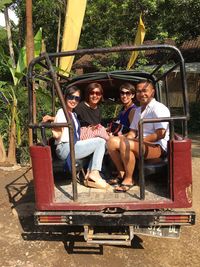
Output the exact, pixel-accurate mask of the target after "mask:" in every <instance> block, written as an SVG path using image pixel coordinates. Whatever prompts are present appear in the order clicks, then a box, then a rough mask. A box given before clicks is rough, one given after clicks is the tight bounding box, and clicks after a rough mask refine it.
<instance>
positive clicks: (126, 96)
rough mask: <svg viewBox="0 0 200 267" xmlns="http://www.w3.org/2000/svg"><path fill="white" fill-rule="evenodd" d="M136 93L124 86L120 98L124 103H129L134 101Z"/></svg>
mask: <svg viewBox="0 0 200 267" xmlns="http://www.w3.org/2000/svg"><path fill="white" fill-rule="evenodd" d="M133 97H134V94H132V93H131V92H130V91H129V90H128V89H126V88H122V89H121V91H120V99H121V102H122V104H123V105H127V104H129V103H131V102H132V101H133Z"/></svg>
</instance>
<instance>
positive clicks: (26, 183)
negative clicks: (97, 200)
mask: <svg viewBox="0 0 200 267" xmlns="http://www.w3.org/2000/svg"><path fill="white" fill-rule="evenodd" d="M5 188H6V191H7V194H8V198H9V202H10V203H11V208H12V211H13V214H14V215H16V216H18V219H19V222H20V224H21V227H22V230H23V232H22V233H21V235H22V238H23V239H24V240H26V241H53V242H54V241H61V242H62V243H63V245H64V248H65V249H66V251H67V253H68V254H99V255H102V254H103V246H102V245H99V244H89V245H88V244H87V243H86V242H85V241H84V236H83V227H81V226H64V225H63V226H38V225H37V222H35V221H34V220H35V218H34V211H35V199H34V185H33V180H32V169H31V168H27V169H26V170H24V171H23V172H20V173H19V175H18V177H16V175H15V178H13V179H11V182H9V183H8V184H6V186H5ZM106 230H107V229H106ZM121 247H126V246H121ZM129 248H130V249H131V248H134V249H143V246H142V239H140V238H139V237H138V236H134V239H133V240H132V244H131V246H130V247H129Z"/></svg>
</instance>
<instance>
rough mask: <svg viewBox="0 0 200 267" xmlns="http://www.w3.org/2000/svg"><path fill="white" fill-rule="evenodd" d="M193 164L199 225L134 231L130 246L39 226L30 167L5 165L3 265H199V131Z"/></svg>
mask: <svg viewBox="0 0 200 267" xmlns="http://www.w3.org/2000/svg"><path fill="white" fill-rule="evenodd" d="M192 165H193V209H194V210H195V211H196V214H197V221H196V225H195V226H193V227H185V228H183V229H182V233H181V236H180V238H179V239H173V240H172V239H161V238H160V239H159V238H152V237H145V236H136V237H135V239H134V242H133V246H132V247H123V246H121V247H115V246H103V247H102V246H94V245H93V246H88V245H86V243H84V242H83V239H82V237H78V238H76V239H74V238H73V237H72V236H70V235H67V234H65V233H64V232H63V233H62V234H60V233H51V232H45V230H46V229H45V228H44V227H43V228H40V229H38V228H36V227H35V226H34V222H33V217H32V214H33V210H34V201H33V199H34V193H33V185H32V176H31V171H30V170H29V169H28V168H21V169H19V170H9V171H8V170H2V169H1V170H0V212H1V213H0V214H1V216H0V232H1V235H0V247H1V250H0V266H1V267H20V266H22V267H40V266H41V267H44V266H47V267H58V266H68V267H75V266H80V267H82V266H92V267H95V266H105V267H106V266H110V267H118V266H120V267H122V266H126V267H129V266H135V267H137V266H145V267H148V266H156V267H159V266H165V267H168V266H170V267H171V266H173V267H182V266H186V267H190V266H191V267H195V266H196V267H197V266H200V222H199V216H200V179H199V178H200V175H199V168H200V136H197V137H196V139H194V140H193V160H192ZM29 181H30V183H29ZM13 207H15V208H13ZM74 241H75V242H74Z"/></svg>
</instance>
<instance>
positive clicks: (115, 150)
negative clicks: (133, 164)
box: [107, 136, 125, 177]
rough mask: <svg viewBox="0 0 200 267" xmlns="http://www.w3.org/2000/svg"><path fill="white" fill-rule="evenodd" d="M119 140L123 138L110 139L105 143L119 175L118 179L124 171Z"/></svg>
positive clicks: (114, 137)
mask: <svg viewBox="0 0 200 267" xmlns="http://www.w3.org/2000/svg"><path fill="white" fill-rule="evenodd" d="M121 139H123V137H118V136H113V137H110V138H109V140H108V141H107V149H108V153H109V155H110V157H111V159H112V161H113V162H114V164H115V166H116V168H117V170H118V172H119V174H120V177H123V176H124V173H125V169H124V165H123V162H122V160H121V155H120V151H119V148H120V140H121Z"/></svg>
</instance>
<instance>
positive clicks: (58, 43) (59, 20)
mask: <svg viewBox="0 0 200 267" xmlns="http://www.w3.org/2000/svg"><path fill="white" fill-rule="evenodd" d="M60 30H61V11H60V9H59V17H58V32H57V45H56V52H59V51H60ZM58 66H59V58H58V57H57V58H56V67H58Z"/></svg>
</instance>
